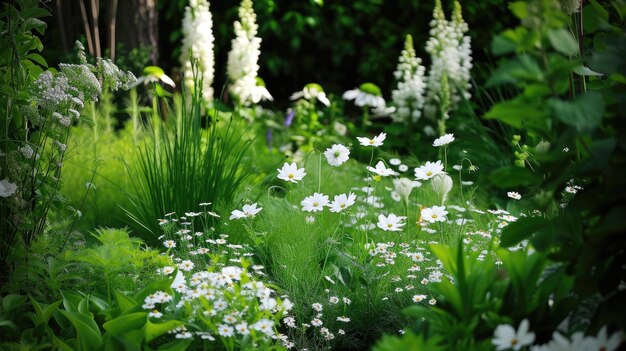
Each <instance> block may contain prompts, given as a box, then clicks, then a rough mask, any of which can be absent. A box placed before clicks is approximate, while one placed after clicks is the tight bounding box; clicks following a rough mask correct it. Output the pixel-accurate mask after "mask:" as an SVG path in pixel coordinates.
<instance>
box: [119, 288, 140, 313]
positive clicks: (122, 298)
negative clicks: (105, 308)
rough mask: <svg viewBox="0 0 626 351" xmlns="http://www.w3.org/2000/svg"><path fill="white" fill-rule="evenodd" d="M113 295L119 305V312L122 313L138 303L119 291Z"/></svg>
mask: <svg viewBox="0 0 626 351" xmlns="http://www.w3.org/2000/svg"><path fill="white" fill-rule="evenodd" d="M114 295H115V301H117V305H118V306H119V308H120V312H122V313H124V312H126V311H128V310H130V309H131V308H133V307H135V306H137V305H138V303H137V302H136V301H135V300H133V299H131V298H130V297H128V296H126V295H124V294H122V293H121V292H118V291H116V292H115V293H114Z"/></svg>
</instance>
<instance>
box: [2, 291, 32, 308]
mask: <svg viewBox="0 0 626 351" xmlns="http://www.w3.org/2000/svg"><path fill="white" fill-rule="evenodd" d="M26 300H28V297H27V296H24V295H17V294H9V295H7V296H5V297H3V298H2V311H3V312H8V311H12V310H14V309H16V308H19V307H20V306H22V305H24V303H25V302H26Z"/></svg>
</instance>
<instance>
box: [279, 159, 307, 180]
mask: <svg viewBox="0 0 626 351" xmlns="http://www.w3.org/2000/svg"><path fill="white" fill-rule="evenodd" d="M277 171H278V179H282V180H286V181H288V182H292V183H297V182H298V180H302V178H304V176H305V175H306V172H305V171H304V168H298V165H296V163H295V162H292V163H291V164H288V163H287V162H285V164H284V165H283V168H281V169H277Z"/></svg>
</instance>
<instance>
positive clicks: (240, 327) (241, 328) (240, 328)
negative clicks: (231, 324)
mask: <svg viewBox="0 0 626 351" xmlns="http://www.w3.org/2000/svg"><path fill="white" fill-rule="evenodd" d="M235 330H236V331H237V332H238V333H239V334H241V335H248V334H250V330H249V329H248V324H247V323H246V322H241V323H239V324H237V325H236V326H235Z"/></svg>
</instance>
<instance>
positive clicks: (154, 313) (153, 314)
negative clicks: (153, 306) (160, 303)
mask: <svg viewBox="0 0 626 351" xmlns="http://www.w3.org/2000/svg"><path fill="white" fill-rule="evenodd" d="M148 317H153V318H161V317H163V313H161V312H159V311H158V310H152V311H150V313H148Z"/></svg>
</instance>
